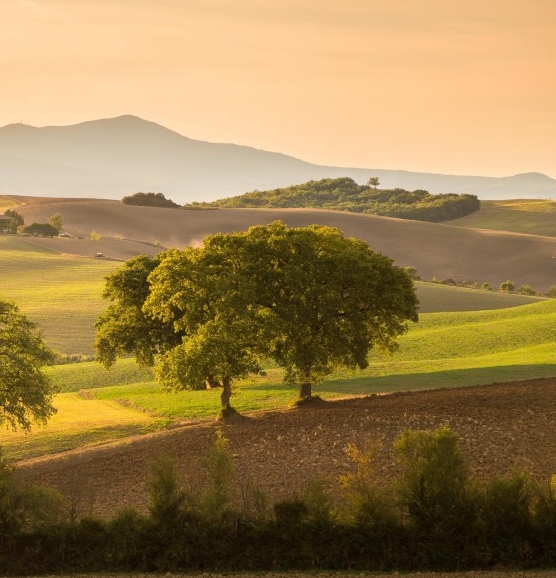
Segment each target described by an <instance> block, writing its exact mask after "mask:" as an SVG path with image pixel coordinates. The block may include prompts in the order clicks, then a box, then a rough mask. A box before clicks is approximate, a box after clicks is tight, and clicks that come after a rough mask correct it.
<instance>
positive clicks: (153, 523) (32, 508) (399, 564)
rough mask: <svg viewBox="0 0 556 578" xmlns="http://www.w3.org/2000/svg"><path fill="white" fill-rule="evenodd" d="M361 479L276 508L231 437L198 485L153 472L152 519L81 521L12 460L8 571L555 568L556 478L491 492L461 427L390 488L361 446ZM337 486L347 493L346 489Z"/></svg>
mask: <svg viewBox="0 0 556 578" xmlns="http://www.w3.org/2000/svg"><path fill="white" fill-rule="evenodd" d="M346 449H347V453H348V454H349V455H350V456H351V458H352V463H351V467H349V468H348V469H346V472H345V473H344V474H343V475H342V476H341V477H340V480H339V489H338V490H337V491H336V492H334V493H332V492H331V491H330V490H329V489H328V488H329V485H330V482H331V481H330V480H326V478H313V479H310V480H308V482H307V485H306V487H305V489H304V490H301V491H300V493H299V494H296V495H291V497H290V498H288V499H287V500H284V501H282V502H277V503H275V504H273V507H272V508H270V507H269V506H271V504H270V503H269V502H268V501H267V500H266V497H265V494H264V492H263V491H262V490H261V489H260V488H258V487H256V486H255V485H254V484H246V483H245V480H243V479H242V477H241V476H236V473H235V468H234V462H233V458H232V455H231V452H230V451H229V450H228V448H227V440H226V439H225V438H224V437H223V436H222V435H220V436H218V438H217V440H216V442H215V444H214V447H213V448H211V449H210V450H209V452H208V454H207V455H206V456H205V458H204V460H203V462H202V463H200V464H188V466H189V471H191V470H192V469H195V468H197V467H199V468H202V471H203V474H204V475H203V477H202V481H201V483H197V484H196V485H194V486H193V485H191V486H190V487H187V486H185V487H184V485H183V484H182V481H180V479H179V477H178V474H177V467H176V466H177V464H176V462H175V461H172V460H170V459H160V460H158V461H156V462H154V463H153V466H152V473H151V478H150V480H149V484H148V487H149V491H150V503H149V508H148V513H146V514H143V513H139V512H137V511H136V510H134V509H130V508H127V509H124V510H121V511H118V512H115V513H114V514H113V515H112V517H108V518H106V519H100V518H93V517H91V516H82V515H79V514H76V512H75V510H74V509H73V508H72V507H71V505H70V503H69V502H68V501H67V500H66V498H64V497H63V496H61V495H59V494H56V493H55V492H53V491H52V490H48V489H46V488H40V487H33V486H22V485H21V484H18V483H17V481H16V480H15V478H14V476H13V471H12V470H11V469H10V468H9V466H7V464H6V463H5V460H2V458H1V456H0V573H2V574H8V575H31V574H34V575H36V574H45V573H49V574H51V573H70V572H71V573H77V572H91V571H94V572H107V571H112V572H115V571H119V572H169V571H171V572H172V571H181V572H184V571H186V572H198V571H204V572H207V571H217V572H218V571H220V572H222V571H236V572H237V571H250V572H253V571H265V570H266V571H269V570H293V569H297V570H315V569H324V570H351V571H354V570H359V571H392V570H397V571H411V570H413V571H415V570H436V571H438V570H450V571H454V570H469V569H490V568H493V567H503V568H506V569H512V568H514V569H515V568H533V567H553V566H554V564H556V553H555V550H554V543H555V542H556V480H554V479H553V480H552V481H551V482H550V483H548V484H543V483H539V482H535V481H533V480H532V479H531V478H530V477H529V476H528V475H527V474H526V473H525V472H514V473H510V474H509V475H507V476H505V477H501V478H500V477H499V478H494V479H492V480H486V481H484V482H479V481H477V480H474V479H473V478H471V476H470V475H469V468H468V466H467V464H466V462H465V460H464V458H463V456H462V454H461V451H460V449H459V443H458V438H457V435H456V434H455V433H454V432H452V431H451V430H450V429H448V428H441V429H438V430H435V431H422V430H418V431H416V430H406V431H404V432H403V433H402V434H401V435H400V437H399V438H398V439H396V440H395V442H394V448H393V449H394V456H395V458H396V460H397V462H398V465H399V471H400V474H399V477H398V478H397V479H396V480H394V481H391V482H390V483H387V482H386V481H385V480H382V479H381V477H380V472H379V471H378V470H377V467H376V465H375V463H374V455H375V452H376V451H377V449H378V448H377V447H376V446H373V445H370V446H367V447H357V446H355V445H353V444H350V445H348V447H347V448H346ZM335 485H336V486H338V484H335Z"/></svg>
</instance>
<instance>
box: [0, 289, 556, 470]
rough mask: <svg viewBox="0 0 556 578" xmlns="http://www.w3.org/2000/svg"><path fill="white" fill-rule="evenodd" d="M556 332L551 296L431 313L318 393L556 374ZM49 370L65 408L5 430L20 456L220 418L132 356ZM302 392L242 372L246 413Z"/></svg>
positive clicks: (210, 397)
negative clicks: (23, 428) (384, 352)
mask: <svg viewBox="0 0 556 578" xmlns="http://www.w3.org/2000/svg"><path fill="white" fill-rule="evenodd" d="M467 291H470V290H467ZM555 341H556V300H552V299H551V300H544V301H540V302H536V303H531V304H529V305H524V306H519V307H510V308H503V309H496V310H481V311H467V312H462V311H459V312H444V313H424V314H422V315H421V317H420V321H419V323H418V324H414V325H412V327H411V328H410V330H409V332H408V333H407V334H406V335H404V336H403V337H401V338H400V340H399V343H400V348H399V351H398V352H396V353H395V354H393V355H392V356H388V357H387V358H385V357H382V356H381V355H378V354H375V355H373V356H371V359H370V364H369V367H368V368H367V369H365V370H360V371H355V372H348V371H342V372H337V373H336V374H334V375H332V376H330V379H328V380H326V381H325V382H324V383H323V384H321V385H320V386H318V387H317V388H315V393H316V394H318V395H320V396H322V397H323V398H324V399H327V400H333V399H340V398H345V397H353V396H362V395H364V396H366V395H371V394H378V393H388V392H396V391H400V392H401V391H419V390H427V389H436V388H453V387H461V386H466V385H479V384H489V383H494V382H503V381H512V380H518V379H531V378H537V377H550V376H554V375H556V348H555V347H554V342H555ZM48 371H49V374H50V376H51V379H52V381H53V383H54V384H55V385H56V386H57V388H58V389H59V391H60V392H61V393H59V394H57V395H56V397H55V406H56V407H57V409H58V413H57V415H56V416H55V417H54V418H53V419H52V420H51V421H50V422H49V424H48V425H47V426H46V427H36V428H34V430H33V432H32V434H31V435H28V434H25V433H21V432H17V433H14V432H10V431H5V432H1V433H0V445H2V446H3V448H4V450H5V452H6V454H7V455H8V456H9V457H11V458H13V459H17V460H21V459H26V458H31V457H37V456H40V455H44V454H48V453H56V452H60V451H67V450H70V449H75V448H80V447H83V446H85V445H98V444H103V443H107V442H109V441H117V440H121V439H122V438H126V437H129V436H132V435H139V434H141V433H145V432H148V431H154V430H157V429H160V428H167V427H172V426H176V425H180V424H184V423H190V422H197V421H199V420H213V419H214V418H215V416H216V415H217V413H218V409H219V404H220V398H219V395H220V392H219V390H208V391H180V392H167V391H166V390H165V389H164V388H163V387H162V386H161V385H160V384H158V383H156V382H154V381H153V378H152V375H151V373H150V371H149V370H147V369H141V368H139V367H138V366H137V364H136V363H135V362H134V360H133V359H124V360H120V361H118V362H117V363H116V365H115V366H114V367H113V368H112V369H110V370H106V369H104V368H103V367H102V366H100V365H99V364H98V363H95V362H85V363H79V364H69V365H62V366H54V367H52V368H50V369H49V370H48ZM296 396H297V391H296V390H295V389H294V388H292V387H290V386H287V385H284V384H283V382H282V371H281V370H280V369H278V368H275V367H269V368H268V369H267V371H266V375H265V376H255V377H252V378H249V379H245V380H242V381H238V382H237V383H236V389H235V394H234V396H233V398H232V404H233V405H234V407H235V408H236V409H237V410H238V411H239V412H240V413H250V412H260V411H268V410H285V409H287V408H288V407H290V406H291V404H292V402H293V401H294V400H295V399H296Z"/></svg>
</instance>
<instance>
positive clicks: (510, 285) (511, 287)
mask: <svg viewBox="0 0 556 578" xmlns="http://www.w3.org/2000/svg"><path fill="white" fill-rule="evenodd" d="M498 291H499V292H500V293H513V292H514V291H515V283H514V282H513V281H504V282H502V283H500V286H499V287H498Z"/></svg>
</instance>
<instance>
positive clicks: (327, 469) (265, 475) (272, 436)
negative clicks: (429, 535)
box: [18, 378, 556, 515]
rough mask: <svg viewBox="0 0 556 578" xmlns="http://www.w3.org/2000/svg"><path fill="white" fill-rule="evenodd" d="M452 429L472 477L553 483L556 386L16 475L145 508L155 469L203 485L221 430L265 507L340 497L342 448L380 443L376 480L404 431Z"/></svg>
mask: <svg viewBox="0 0 556 578" xmlns="http://www.w3.org/2000/svg"><path fill="white" fill-rule="evenodd" d="M440 426H448V427H450V428H451V429H452V430H453V431H455V432H456V433H457V434H458V436H459V438H460V443H461V448H462V451H463V453H464V455H465V456H466V458H467V460H468V463H469V466H470V469H471V473H472V475H473V476H474V477H475V478H477V479H482V480H485V479H489V478H492V477H493V476H498V475H504V474H507V473H508V472H510V471H512V470H515V469H527V470H528V471H530V472H531V474H532V475H533V476H534V477H535V478H537V479H539V480H543V481H547V480H549V479H550V476H551V475H552V474H554V473H556V379H555V378H552V379H538V380H532V381H522V382H511V383H498V384H492V385H487V386H476V387H468V388H458V389H450V390H448V389H443V390H432V391H421V392H415V393H397V394H390V395H380V396H377V395H375V396H370V397H364V398H356V399H346V400H340V401H333V402H332V401H330V402H325V401H321V402H316V403H311V404H307V405H305V406H302V407H298V408H295V409H290V410H287V411H282V412H267V413H259V414H254V415H248V416H237V417H234V418H231V419H229V420H227V421H224V422H217V421H212V420H211V421H206V422H201V423H196V424H189V425H184V426H182V427H179V428H176V429H172V430H168V431H163V432H159V433H156V434H151V435H146V436H142V437H138V438H135V439H132V440H129V441H127V442H125V443H120V444H117V445H109V446H105V447H97V448H94V449H86V450H82V451H77V452H71V453H68V454H65V455H61V456H54V457H51V458H43V459H40V460H32V461H28V462H23V463H20V464H19V466H18V473H19V475H21V476H22V477H23V478H24V479H26V480H29V481H32V482H34V483H41V484H46V485H52V486H54V487H57V488H59V489H60V490H62V492H64V493H66V494H67V495H68V496H70V497H71V499H72V500H73V502H74V505H75V507H76V508H78V509H81V510H82V511H85V512H86V513H94V514H100V515H110V514H111V513H113V512H114V511H115V510H117V509H118V508H122V507H124V506H134V507H138V508H140V509H144V508H146V505H147V501H148V489H147V480H148V476H149V467H150V465H149V464H150V463H151V462H152V460H154V459H156V458H160V457H163V456H168V457H171V458H174V459H175V460H176V461H177V463H178V466H179V471H180V475H181V476H182V478H183V481H184V484H186V485H187V484H189V485H195V484H199V483H200V482H199V464H200V462H201V460H202V457H203V456H204V455H206V452H207V451H208V450H209V448H210V447H211V446H212V445H213V444H214V441H215V439H216V433H217V430H218V429H221V431H222V432H223V434H224V435H225V437H226V438H228V440H229V448H230V450H231V452H232V453H233V456H234V461H235V466H236V470H237V472H238V473H239V474H240V475H239V478H240V479H243V480H245V478H246V476H248V477H249V479H250V480H251V481H252V482H253V483H256V484H257V485H258V486H259V487H261V488H262V489H263V490H264V491H265V493H266V494H267V497H268V499H269V502H270V503H272V502H274V501H276V500H279V499H283V498H287V497H292V496H293V495H295V494H296V493H299V492H302V491H303V489H304V488H305V487H306V484H307V481H308V480H310V479H311V478H323V479H326V480H327V481H328V483H329V485H330V487H331V488H332V489H333V490H335V489H337V487H338V476H339V475H340V474H342V473H345V472H346V470H347V469H348V468H350V466H351V462H350V459H349V457H348V456H347V454H346V446H347V444H348V443H349V442H353V443H355V444H357V445H359V446H361V447H362V446H364V445H365V444H368V443H374V442H379V443H380V445H381V450H380V452H379V455H378V458H377V464H376V467H377V472H378V473H379V475H380V476H381V479H383V480H384V483H385V484H388V483H389V482H390V481H391V480H393V479H394V478H395V477H396V475H398V473H399V471H398V466H397V464H396V460H395V457H394V455H393V452H392V442H393V440H394V439H395V438H396V437H397V436H399V434H400V433H401V432H402V431H403V430H405V429H407V428H411V429H425V430H432V429H436V428H438V427H440Z"/></svg>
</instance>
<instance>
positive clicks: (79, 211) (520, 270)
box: [13, 197, 556, 292]
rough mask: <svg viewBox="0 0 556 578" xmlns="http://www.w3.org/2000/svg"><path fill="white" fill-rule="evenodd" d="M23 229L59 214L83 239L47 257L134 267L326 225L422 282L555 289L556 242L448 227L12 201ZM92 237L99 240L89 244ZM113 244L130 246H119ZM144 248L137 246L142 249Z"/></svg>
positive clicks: (336, 214) (64, 243)
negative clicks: (255, 230) (261, 232)
mask: <svg viewBox="0 0 556 578" xmlns="http://www.w3.org/2000/svg"><path fill="white" fill-rule="evenodd" d="M13 198H14V199H15V200H17V202H20V203H22V204H21V205H19V206H18V207H17V211H18V212H19V213H20V214H21V215H23V217H24V218H25V222H26V223H33V222H38V223H43V222H48V219H49V218H50V216H52V215H53V214H55V213H60V214H61V215H62V217H63V220H64V229H65V230H66V231H68V232H69V233H71V234H72V235H75V237H82V239H76V238H73V239H44V240H43V241H42V242H43V243H46V246H47V247H48V248H49V249H52V248H53V245H55V250H60V251H63V252H68V253H70V252H73V253H76V254H81V255H94V254H95V252H96V251H100V252H102V253H104V254H105V255H106V256H107V257H108V258H113V259H129V258H130V256H132V254H137V253H138V252H142V253H147V254H154V253H156V252H158V251H159V250H160V249H161V248H162V247H176V248H182V247H184V246H186V245H193V246H195V245H199V244H200V243H201V242H202V239H203V238H204V237H205V236H206V235H209V234H213V233H217V232H222V233H230V232H233V231H242V230H245V229H247V228H248V227H249V226H251V225H263V224H267V223H270V222H271V221H274V220H276V219H280V220H282V221H284V223H286V224H287V225H288V226H290V227H304V226H307V225H311V224H321V225H327V226H331V227H338V228H339V229H340V230H342V231H344V233H346V235H349V236H353V237H357V238H359V239H363V240H364V241H366V242H367V243H369V245H370V246H371V247H372V248H373V250H375V251H380V252H382V253H384V254H385V255H388V256H389V257H391V258H392V259H394V261H395V262H396V264H397V265H399V266H401V267H405V266H412V267H416V268H417V271H418V272H419V275H420V276H421V277H422V278H423V279H426V280H428V279H431V278H432V277H433V276H436V277H437V278H439V279H443V278H452V279H455V280H456V281H462V280H464V279H465V280H468V281H472V280H477V281H480V282H481V283H482V282H485V281H486V282H488V283H490V284H491V285H492V287H498V285H499V284H500V283H501V282H503V281H506V280H507V279H511V280H512V281H513V282H514V283H515V284H516V286H519V285H522V284H528V285H530V286H531V287H533V288H534V289H535V290H537V291H541V292H542V291H546V289H548V287H550V286H551V285H553V284H554V278H555V273H556V238H554V237H540V236H535V235H522V234H515V233H506V232H500V231H486V230H478V229H477V230H473V229H465V228H461V227H455V226H452V225H450V224H442V223H425V222H422V221H409V220H403V219H391V218H388V217H377V216H375V215H363V214H355V213H348V212H344V211H325V210H313V209H220V210H218V211H186V210H181V209H161V208H152V207H137V206H132V205H124V204H123V203H121V202H119V201H113V200H112V201H110V200H101V199H47V198H32V197H13ZM92 231H95V232H96V233H98V234H99V235H101V236H102V239H101V240H98V241H89V240H88V236H89V235H90V233H91V232H92ZM113 239H126V240H127V243H126V244H124V245H118V244H115V243H114V242H113ZM139 241H140V242H141V243H140V245H138V242H139Z"/></svg>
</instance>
